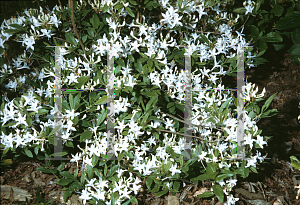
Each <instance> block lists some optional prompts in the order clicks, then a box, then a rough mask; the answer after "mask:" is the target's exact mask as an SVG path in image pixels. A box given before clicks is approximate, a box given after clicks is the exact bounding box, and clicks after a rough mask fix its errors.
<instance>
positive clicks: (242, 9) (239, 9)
mask: <svg viewBox="0 0 300 205" xmlns="http://www.w3.org/2000/svg"><path fill="white" fill-rule="evenodd" d="M246 11H247V9H246V8H245V7H240V8H236V9H234V10H233V12H235V13H239V14H245V13H246Z"/></svg>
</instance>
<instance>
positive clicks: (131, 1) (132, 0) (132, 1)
mask: <svg viewBox="0 0 300 205" xmlns="http://www.w3.org/2000/svg"><path fill="white" fill-rule="evenodd" d="M129 3H130V4H132V5H137V3H136V1H134V0H129Z"/></svg>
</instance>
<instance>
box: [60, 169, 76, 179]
mask: <svg viewBox="0 0 300 205" xmlns="http://www.w3.org/2000/svg"><path fill="white" fill-rule="evenodd" d="M60 175H61V176H63V177H66V178H70V179H74V176H73V175H72V174H70V172H68V171H63V172H60Z"/></svg>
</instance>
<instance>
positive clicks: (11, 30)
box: [4, 29, 20, 34]
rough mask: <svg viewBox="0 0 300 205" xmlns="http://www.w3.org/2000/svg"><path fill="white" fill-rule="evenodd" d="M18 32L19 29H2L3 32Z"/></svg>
mask: <svg viewBox="0 0 300 205" xmlns="http://www.w3.org/2000/svg"><path fill="white" fill-rule="evenodd" d="M19 32H20V30H17V29H6V30H5V31H4V33H12V34H14V33H19Z"/></svg>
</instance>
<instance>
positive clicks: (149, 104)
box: [146, 96, 158, 111]
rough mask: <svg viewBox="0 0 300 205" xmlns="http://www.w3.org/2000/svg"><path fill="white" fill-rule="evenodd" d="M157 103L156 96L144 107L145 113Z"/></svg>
mask: <svg viewBox="0 0 300 205" xmlns="http://www.w3.org/2000/svg"><path fill="white" fill-rule="evenodd" d="M157 101H158V96H155V97H152V98H151V99H150V100H149V102H148V103H147V105H146V111H148V110H149V109H150V107H152V106H154V105H155V103H156V102H157Z"/></svg>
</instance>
